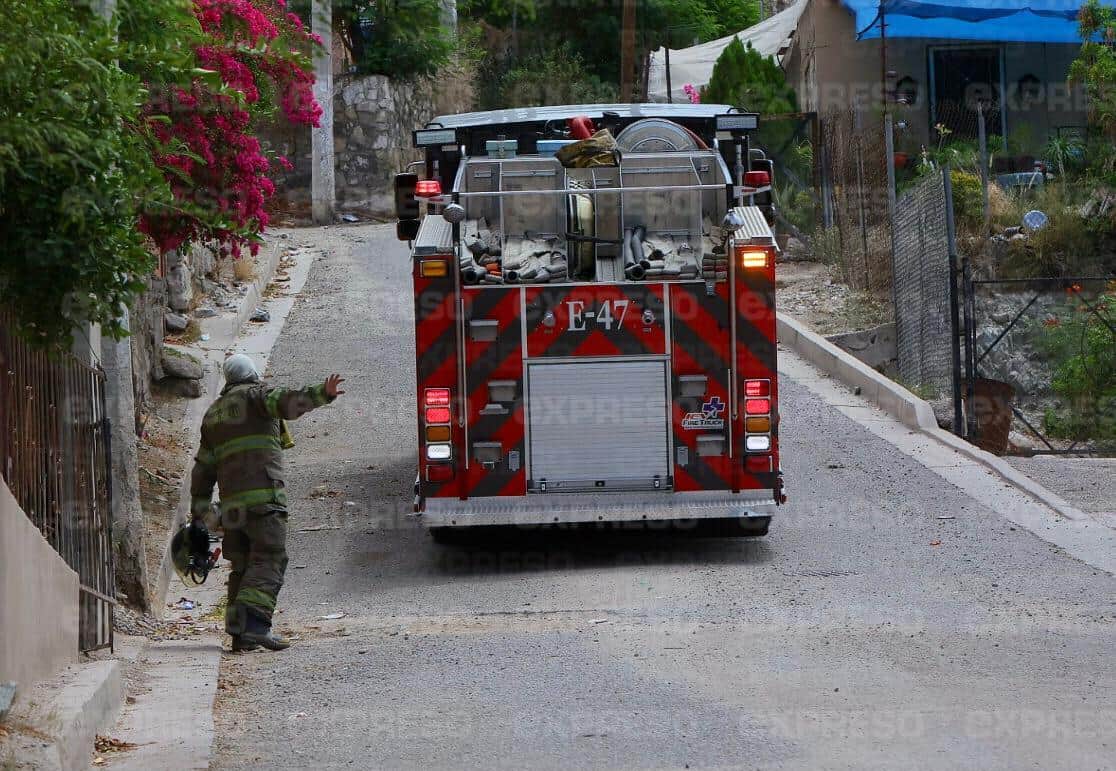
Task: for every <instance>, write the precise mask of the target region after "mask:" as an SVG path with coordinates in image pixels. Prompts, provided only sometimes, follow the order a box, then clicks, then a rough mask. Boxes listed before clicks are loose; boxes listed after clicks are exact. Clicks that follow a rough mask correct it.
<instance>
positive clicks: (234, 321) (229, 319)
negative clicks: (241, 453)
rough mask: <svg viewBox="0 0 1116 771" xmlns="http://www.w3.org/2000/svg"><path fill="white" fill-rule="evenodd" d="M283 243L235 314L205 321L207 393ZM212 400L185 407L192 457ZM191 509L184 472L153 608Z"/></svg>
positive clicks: (271, 252)
mask: <svg viewBox="0 0 1116 771" xmlns="http://www.w3.org/2000/svg"><path fill="white" fill-rule="evenodd" d="M284 245H285V242H284V240H283V239H279V238H277V239H275V241H274V242H273V243H271V244H269V245H268V247H267V248H266V249H265V251H264V256H263V259H262V260H260V261H259V263H257V266H256V267H257V268H258V269H259V270H258V275H257V276H256V278H255V280H253V281H252V283H251V284H249V285H248V291H247V292H245V293H244V296H243V297H241V298H240V302H239V304H238V305H237V308H236V314H235V316H225V317H216V318H213V319H211V320H208V321H207V322H206V323H205V330H206V331H207V332H208V333H209V334H210V336H211V339H210V341H209V343H208V344H204V345H203V346H200V348H201V353H202V355H203V359H204V362H205V363H207V364H209V365H211V366H207V367H206V368H205V375H204V376H203V378H202V384H203V385H204V387H205V393H206V394H209V395H212V394H215V393H217V389H218V387H219V386H220V384H221V366H220V365H221V362H222V361H223V360H224V358H225V357H224V351H225V348H226V347H228V345H229V344H231V343H232V342H233V340H235V339H236V336H237V335H238V334H240V330H241V329H242V328H243V327H244V325H245V324H246V323H248V319H249V317H250V316H251V315H252V314H253V313H254V312H255V310H256V306H258V305H259V304H260V300H261V298H262V297H263V292H264V289H266V288H267V285H268V284H270V283H271V279H272V278H274V277H275V271H276V270H277V269H278V267H279V260H280V254H281V252H282V251H283V248H284ZM210 401H212V399H210V400H205V399H204V398H197V399H193V400H191V402H190V404H189V406H187V408H186V415H185V418H184V421H183V422H184V423H185V428H186V429H187V430H188V432H189V435H190V436H191V437H192V438H193V440H194V441H192V442H191V444H190V457H193V455H194V453H196V452H197V450H198V441H199V436H198V431H199V429H200V428H201V421H202V418H203V417H204V416H205V411H206V409H207V408H208V407H209V402H210ZM189 510H190V486H189V483H188V476H184V477H183V485H182V489H181V490H179V498H178V504H177V506H176V508H175V511H176V516H175V518H174V519H173V520H172V522H171V528H170V531H169V532H168V533H167V537H166V544H165V545H164V547H163V559H162V560H161V561H160V563H159V574H158V576H156V580H155V585H154V593H153V597H152V607H154V608H162V607H163V605H164V603H165V602H166V596H167V588H168V587H169V586H170V578H171V574H172V573H173V572H174V562H173V561H172V560H171V553H170V545H171V540H172V539H173V538H174V534H175V532H176V531H177V530H178V525H179V523H180V522H182V521H183V520H184V518H185V517H184V512H188V511H189Z"/></svg>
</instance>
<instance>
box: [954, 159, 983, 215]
mask: <svg viewBox="0 0 1116 771" xmlns="http://www.w3.org/2000/svg"><path fill="white" fill-rule="evenodd" d="M949 179H950V182H951V183H952V185H953V216H954V217H955V218H956V220H957V224H958V225H959V226H975V225H979V224H980V223H981V221H983V219H984V194H983V187H982V185H981V181H980V177H978V176H977V175H976V174H973V173H971V172H968V171H961V170H960V169H950V172H949Z"/></svg>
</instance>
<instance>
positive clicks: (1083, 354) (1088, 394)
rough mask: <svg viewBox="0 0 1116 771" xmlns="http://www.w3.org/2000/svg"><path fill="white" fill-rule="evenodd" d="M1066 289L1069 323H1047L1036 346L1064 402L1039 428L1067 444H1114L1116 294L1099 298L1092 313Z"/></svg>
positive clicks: (1115, 415)
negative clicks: (1089, 441) (1048, 361)
mask: <svg viewBox="0 0 1116 771" xmlns="http://www.w3.org/2000/svg"><path fill="white" fill-rule="evenodd" d="M1075 289H1076V288H1073V289H1071V290H1070V292H1071V298H1072V299H1071V301H1070V308H1071V311H1072V312H1071V314H1070V317H1069V320H1068V321H1064V322H1060V321H1059V320H1058V319H1048V320H1047V321H1046V323H1045V329H1044V333H1043V334H1042V335H1041V336H1040V337H1039V341H1040V347H1041V349H1042V350H1043V351H1044V353H1046V354H1047V355H1048V356H1050V357H1051V360H1052V361H1054V362H1057V367H1056V369H1055V371H1054V377H1053V380H1052V381H1051V386H1052V387H1053V389H1054V392H1055V393H1056V394H1057V395H1058V396H1059V397H1061V399H1062V400H1063V402H1064V403H1065V407H1064V409H1063V410H1061V411H1058V410H1053V409H1051V410H1048V411H1047V414H1046V416H1045V418H1044V421H1043V422H1044V427H1045V428H1046V430H1047V431H1048V432H1049V433H1050V434H1051V435H1053V436H1059V437H1063V438H1066V439H1077V440H1086V439H1098V440H1102V441H1112V440H1116V333H1113V331H1112V330H1113V328H1114V327H1116V295H1114V294H1109V295H1101V296H1100V297H1099V298H1097V300H1096V302H1095V304H1094V305H1095V308H1096V309H1097V313H1094V312H1093V311H1091V310H1090V309H1089V308H1088V306H1087V305H1086V303H1085V302H1084V300H1083V299H1081V298H1080V297H1077V296H1074V293H1075Z"/></svg>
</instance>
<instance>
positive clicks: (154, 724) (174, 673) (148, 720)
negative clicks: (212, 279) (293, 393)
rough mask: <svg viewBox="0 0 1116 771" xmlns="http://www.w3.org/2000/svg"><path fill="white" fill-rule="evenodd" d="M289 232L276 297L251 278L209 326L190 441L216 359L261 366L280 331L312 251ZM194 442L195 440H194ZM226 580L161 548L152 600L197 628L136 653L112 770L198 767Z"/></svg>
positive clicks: (214, 376)
mask: <svg viewBox="0 0 1116 771" xmlns="http://www.w3.org/2000/svg"><path fill="white" fill-rule="evenodd" d="M298 232H299V231H297V230H292V231H282V230H281V231H277V233H278V234H279V235H280V236H286V237H285V238H281V239H277V241H276V243H277V247H276V249H275V250H274V256H273V258H272V261H271V262H270V263H269V264H270V267H269V268H268V271H269V276H270V275H273V274H274V270H275V267H276V266H277V265H278V264H279V257H280V254H281V253H286V256H288V257H289V258H290V259H292V260H293V261H294V264H293V266H292V267H291V269H290V271H289V276H290V281H289V283H287V286H288V291H287V293H286V294H284V295H282V296H277V297H274V298H269V299H266V300H262V299H261V298H262V296H263V289H264V288H265V287H266V286H267V283H268V282H269V281H270V277H269V278H268V280H267V281H263V280H262V277H261V279H260V280H258V281H257V286H258V291H257V292H256V293H255V294H253V293H252V292H250V293H249V295H248V297H247V298H246V300H245V303H244V306H245V307H247V308H248V310H247V311H244V310H243V308H242V310H241V311H240V312H239V313H238V314H237V319H238V321H237V323H236V324H235V325H230V324H229V323H228V320H223V323H222V324H221V326H220V327H219V330H220V331H219V332H211V333H210V334H211V337H210V340H209V341H208V342H207V343H205V344H204V345H205V348H204V349H203V350H202V354H203V355H204V356H205V359H206V361H207V363H208V365H209V366H208V382H207V384H206V386H207V387H206V393H207V398H205V399H199V400H196V401H195V402H193V403H192V404H191V413H190V417H189V418H188V419H189V420H191V421H193V422H192V423H191V436H192V437H193V438H194V439H195V440H196V438H197V434H198V428H199V427H200V424H201V418H202V416H203V415H204V414H205V410H206V409H207V408H208V407H209V405H210V404H211V403H212V400H213V398H215V397H216V395H217V393H218V392H219V390H220V364H221V362H222V361H223V360H224V358H225V356H226V355H227V354H230V353H246V354H248V355H250V356H251V357H252V358H253V359H254V360H255V361H256V363H257V364H258V365H260V368H261V369H262V370H265V369H266V367H267V363H268V358H269V356H270V353H271V348H272V346H273V345H274V344H275V341H276V340H277V339H278V337H279V334H280V333H281V332H282V329H283V324H284V323H285V322H286V318H287V315H288V314H289V313H290V311H291V308H293V307H294V304H295V302H296V300H297V297H298V294H299V292H300V291H301V289H302V287H303V285H304V284H305V283H306V278H307V276H308V275H309V273H310V267H311V265H312V263H313V261H314V259H315V258H317V257H318V256H320V254H319V253H317V252H315V251H313V250H309V249H306V248H304V247H302V246H301V245H300V243H299V239H298ZM257 305H263V306H265V307H266V308H267V309H268V310H269V311H270V314H271V320H270V321H268V322H267V323H263V324H252V325H251V326H250V327H247V328H244V330H243V333H241V332H240V330H241V329H242V325H243V321H244V320H245V319H247V316H248V315H249V313H250V312H251V310H254V309H255V307H256V306H257ZM195 446H196V445H195ZM188 511H189V488H188V486H184V487H183V490H182V495H181V499H180V501H179V505H178V516H179V519H178V521H182V520H184V519H185V517H186V514H187V512H188ZM227 578H228V566H227V563H224V562H222V563H221V564H220V565H219V566H218V567H217V569H215V570H214V571H213V572H212V573H210V575H209V578H208V580H207V581H206V583H205V584H203V585H200V586H194V585H188V584H185V583H183V582H182V580H181V579H180V578H179V577H178V575H177V574H176V573H175V572H174V568H173V564H172V563H171V561H170V559H169V553H168V555H167V557H165V558H164V561H163V567H162V571H161V575H160V587H159V595H158V599H159V602H160V603H161V604H162V605H163V606H164V607H165V599H166V598H167V597H173V598H175V599H176V600H177V599H179V598H184V599H186V600H187V601H189V603H190V604H191V605H192V608H191V609H190V610H178V611H173V610H172V611H171V612H172V613H177V614H178V615H179V616H180V617H183V618H187V619H195V620H197V621H198V622H199V623H200V626H202V627H204V631H202V632H201V633H200V634H198V635H197V636H196V637H195V638H194V639H191V640H179V641H166V642H156V643H152V644H150V645H149V646H147V647H146V648H145V649H144V651H143V653H142V655H141V656H140V657H139V665H140V666H141V667H142V668H143V670H144V673H145V677H146V679H147V681H148V686H149V687H147V688H145V689H144V690H143V691H142V692H138V693H136V694H134V695H133V696H132V702H131V703H130V704H129V705H128V706H127V707H126V708H125V709H124V711H123V713H122V714H121V716H120V720H119V721H118V722H117V723H116V725H115V726H114V727H112V729H111V736H112V738H113V739H114V740H118V741H121V742H127V743H128V744H130V745H135V746H134V748H132V749H129V750H127V751H125V752H121V753H113V754H112V756H111V758H109V757H106V761H108V762H111V767H112V768H119V769H136V771H141V770H146V769H150V768H157V767H163V768H173V769H176V771H177V769H205V768H208V767H209V764H210V760H211V757H212V751H213V739H214V730H213V705H214V700H215V698H216V695H217V686H218V682H217V681H218V672H219V670H220V664H221V654H222V651H223V648H222V644H223V641H224V631H223V630H224V621H223V618H222V613H223V605H222V600H223V597H224V594H225V582H226V580H227Z"/></svg>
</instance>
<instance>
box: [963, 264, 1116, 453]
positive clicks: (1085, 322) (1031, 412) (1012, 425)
mask: <svg viewBox="0 0 1116 771" xmlns="http://www.w3.org/2000/svg"><path fill="white" fill-rule="evenodd" d="M963 286H964V291H963V296H964V339H965V367H964V368H965V393H964V402H965V403H966V404H967V405H973V408H972V409H967V410H966V434H967V435H968V436H970V437H974V438H975V439H976V441H977V443H978V444H980V445H981V446H983V447H984V448H985V449H988V450H990V451H993V452H999V453H1004V452H1006V453H1011V454H1022V455H1039V454H1073V455H1078V454H1081V455H1086V454H1089V455H1113V454H1116V276H1080V277H1059V278H1022V279H978V278H973V276H972V275H971V272H970V271H969V270H966V271H965V277H964V281H963Z"/></svg>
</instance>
